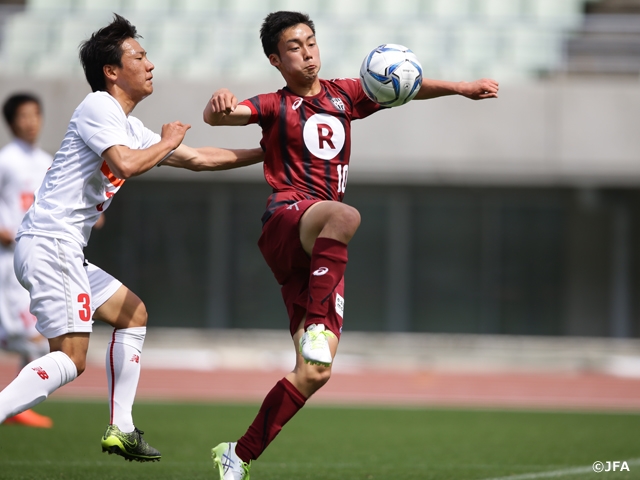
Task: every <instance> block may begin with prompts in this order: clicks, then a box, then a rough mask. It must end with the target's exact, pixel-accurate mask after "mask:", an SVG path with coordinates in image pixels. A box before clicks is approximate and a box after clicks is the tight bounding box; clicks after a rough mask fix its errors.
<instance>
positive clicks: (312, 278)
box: [299, 201, 360, 366]
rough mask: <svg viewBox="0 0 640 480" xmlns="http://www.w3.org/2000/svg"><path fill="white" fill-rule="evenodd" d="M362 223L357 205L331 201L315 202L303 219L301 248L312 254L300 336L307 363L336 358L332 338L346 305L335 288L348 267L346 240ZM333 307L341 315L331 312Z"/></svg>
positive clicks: (323, 363) (339, 328) (347, 241)
mask: <svg viewBox="0 0 640 480" xmlns="http://www.w3.org/2000/svg"><path fill="white" fill-rule="evenodd" d="M359 226H360V214H359V213H358V211H357V210H356V209H355V208H353V207H350V206H349V205H345V204H344V203H340V202H332V201H326V202H318V203H315V204H313V205H312V206H310V207H309V208H308V209H307V211H306V212H305V213H304V214H303V215H302V218H301V219H300V225H299V228H300V241H301V243H302V248H303V249H304V250H305V252H307V254H308V255H309V256H310V257H311V266H310V275H309V299H308V303H307V316H306V321H305V324H304V329H305V332H304V334H303V335H302V336H301V338H300V353H301V354H302V356H303V358H304V359H305V360H306V361H307V362H308V363H312V364H316V365H325V366H328V365H331V362H332V360H333V355H332V353H331V350H330V348H329V340H330V339H332V338H335V336H336V335H339V334H340V331H341V329H342V322H341V319H342V308H343V305H344V298H343V296H342V295H341V294H338V295H336V288H337V287H338V285H340V282H341V281H342V278H343V277H344V272H345V270H346V267H347V258H348V257H347V244H348V243H349V241H351V238H353V235H354V234H355V233H356V230H357V229H358V227H359ZM332 302H333V303H335V304H332ZM331 308H334V309H335V310H337V311H338V315H329V311H330V309H331Z"/></svg>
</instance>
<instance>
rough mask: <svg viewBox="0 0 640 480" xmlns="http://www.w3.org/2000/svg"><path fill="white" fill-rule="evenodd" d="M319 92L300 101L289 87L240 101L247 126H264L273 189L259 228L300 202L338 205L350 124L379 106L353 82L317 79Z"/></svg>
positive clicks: (266, 168) (343, 184)
mask: <svg viewBox="0 0 640 480" xmlns="http://www.w3.org/2000/svg"><path fill="white" fill-rule="evenodd" d="M320 84H321V87H322V89H321V91H320V93H319V94H317V95H314V96H312V97H300V96H298V95H296V94H294V93H293V92H292V91H291V90H289V89H288V88H287V87H285V88H283V89H282V90H278V91H277V92H275V93H267V94H263V95H258V96H255V97H253V98H250V99H248V100H245V101H243V102H241V105H246V106H248V107H249V108H250V109H251V118H250V120H249V123H258V124H259V125H260V126H261V127H262V140H261V142H260V145H261V146H262V149H263V150H264V151H265V156H264V176H265V179H266V180H267V182H268V183H269V185H271V186H272V187H273V194H272V195H271V196H270V197H269V200H268V202H267V211H266V212H265V215H264V216H263V218H262V221H263V223H264V222H266V221H267V220H268V219H269V217H270V216H271V214H272V212H273V211H274V210H275V209H276V208H278V207H280V206H282V205H286V204H291V203H295V202H297V201H299V200H313V199H317V200H335V201H342V198H343V197H344V192H345V188H346V186H347V176H348V172H349V157H350V155H351V120H357V119H360V118H365V117H367V116H369V115H371V114H372V113H374V112H376V111H378V110H380V109H381V108H382V107H380V105H378V104H377V103H374V102H372V101H371V100H369V98H368V97H367V96H366V95H365V93H364V91H363V90H362V86H361V85H360V80H358V79H356V78H342V79H337V80H320Z"/></svg>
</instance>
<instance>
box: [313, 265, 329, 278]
mask: <svg viewBox="0 0 640 480" xmlns="http://www.w3.org/2000/svg"><path fill="white" fill-rule="evenodd" d="M328 271H329V269H328V268H327V267H320V268H319V269H317V270H316V271H315V272H313V274H314V275H315V276H316V277H321V276H322V275H324V274H325V273H327V272H328Z"/></svg>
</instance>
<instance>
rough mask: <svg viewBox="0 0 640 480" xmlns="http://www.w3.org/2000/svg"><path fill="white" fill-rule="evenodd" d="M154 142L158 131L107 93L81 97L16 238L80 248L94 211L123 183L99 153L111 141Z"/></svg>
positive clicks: (146, 144) (104, 206)
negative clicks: (34, 238)
mask: <svg viewBox="0 0 640 480" xmlns="http://www.w3.org/2000/svg"><path fill="white" fill-rule="evenodd" d="M159 141H160V136H159V135H158V134H156V133H154V132H152V131H151V130H149V129H148V128H145V126H144V125H143V124H142V122H141V121H140V120H138V119H137V118H135V117H132V116H127V115H125V113H124V111H123V110H122V107H121V106H120V104H119V103H118V101H117V100H116V99H115V98H114V97H112V96H111V95H109V94H108V93H106V92H94V93H90V94H89V95H87V96H86V97H85V99H84V100H83V101H82V103H81V104H80V105H78V108H76V110H75V112H73V116H72V117H71V121H70V122H69V127H68V128H67V133H66V135H65V136H64V140H63V141H62V145H61V146H60V150H58V152H57V153H56V155H55V156H54V158H53V164H52V165H51V168H50V169H49V170H48V171H47V174H46V175H45V177H44V181H43V182H42V186H41V187H40V189H39V190H38V192H37V193H36V198H35V201H34V203H33V205H32V206H31V208H30V209H29V211H28V212H27V215H26V216H25V217H24V220H23V222H22V225H21V226H20V229H19V230H18V235H17V236H18V237H20V236H22V235H38V236H45V237H53V238H59V239H65V240H71V241H74V242H78V243H80V244H81V245H82V246H86V244H87V242H88V241H89V235H90V234H91V229H92V228H93V226H94V225H95V223H96V221H97V220H98V218H99V217H100V213H101V212H102V211H104V210H106V209H107V207H108V206H109V204H110V203H111V199H112V198H113V196H114V195H115V194H116V192H117V191H118V190H119V189H120V187H121V186H122V184H123V183H124V180H121V179H119V178H117V177H116V176H115V175H114V174H113V173H112V172H111V170H110V169H109V167H108V165H107V163H106V162H105V161H104V160H103V159H102V153H103V152H104V151H105V150H106V149H108V148H109V147H112V146H114V145H124V146H127V147H129V148H131V149H135V150H137V149H144V148H149V147H150V146H151V145H153V144H155V143H158V142H159Z"/></svg>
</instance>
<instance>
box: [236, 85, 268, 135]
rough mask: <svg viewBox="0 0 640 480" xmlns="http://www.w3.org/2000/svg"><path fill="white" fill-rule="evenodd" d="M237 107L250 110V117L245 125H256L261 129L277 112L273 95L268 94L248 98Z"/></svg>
mask: <svg viewBox="0 0 640 480" xmlns="http://www.w3.org/2000/svg"><path fill="white" fill-rule="evenodd" d="M239 105H246V106H247V107H249V109H250V110H251V117H250V118H249V121H248V122H247V123H248V124H251V123H257V124H258V125H260V126H261V127H264V126H265V125H266V124H269V123H270V122H271V121H272V120H273V118H274V117H275V114H276V112H277V108H276V106H277V101H276V99H275V95H274V94H270V93H267V94H262V95H256V96H255V97H251V98H248V99H247V100H243V101H242V102H240V103H239Z"/></svg>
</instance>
